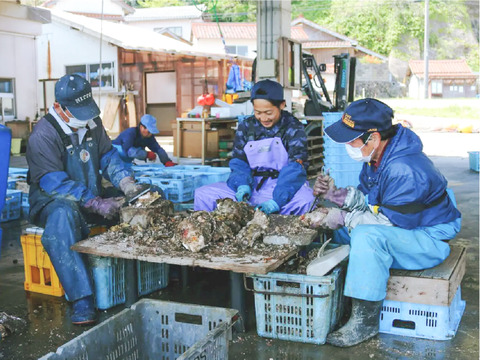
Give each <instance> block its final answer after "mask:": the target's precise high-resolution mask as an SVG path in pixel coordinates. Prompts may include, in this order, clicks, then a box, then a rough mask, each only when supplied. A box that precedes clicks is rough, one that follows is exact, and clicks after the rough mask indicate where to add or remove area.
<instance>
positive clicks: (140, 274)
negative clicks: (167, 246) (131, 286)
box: [137, 261, 169, 296]
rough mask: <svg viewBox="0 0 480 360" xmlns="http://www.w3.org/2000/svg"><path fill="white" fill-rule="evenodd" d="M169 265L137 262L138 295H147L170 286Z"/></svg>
mask: <svg viewBox="0 0 480 360" xmlns="http://www.w3.org/2000/svg"><path fill="white" fill-rule="evenodd" d="M168 273H169V266H168V264H159V263H150V262H147V261H137V278H138V295H140V296H142V295H147V294H150V293H152V292H154V291H157V290H160V289H163V288H165V287H167V286H168Z"/></svg>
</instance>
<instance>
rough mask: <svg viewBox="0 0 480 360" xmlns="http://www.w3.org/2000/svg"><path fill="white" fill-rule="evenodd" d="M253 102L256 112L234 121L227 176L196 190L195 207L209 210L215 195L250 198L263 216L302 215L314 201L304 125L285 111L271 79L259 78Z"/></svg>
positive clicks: (279, 91) (277, 85)
mask: <svg viewBox="0 0 480 360" xmlns="http://www.w3.org/2000/svg"><path fill="white" fill-rule="evenodd" d="M251 101H252V103H253V109H254V116H251V117H249V118H247V119H245V120H244V121H243V122H241V123H240V124H239V125H238V129H237V132H236V134H235V140H234V147H233V158H232V159H231V160H230V163H229V166H230V169H231V170H232V172H231V174H230V177H229V178H228V180H227V182H226V183H224V182H223V183H222V182H220V183H215V184H211V185H206V186H203V187H200V188H198V189H197V190H196V191H195V199H194V209H195V210H207V211H211V210H213V209H215V207H216V200H217V199H222V198H231V199H236V200H237V201H249V203H250V204H252V205H254V206H256V207H257V208H259V209H260V210H262V211H263V212H265V213H266V214H272V213H280V214H296V215H299V214H303V213H305V212H307V211H308V209H309V206H310V204H311V203H312V201H313V199H314V198H313V194H312V190H311V189H310V187H309V186H308V182H307V172H306V167H307V166H308V163H307V158H308V153H307V136H306V134H305V130H304V127H303V125H302V123H300V121H298V120H297V119H296V118H294V117H293V116H292V115H291V114H290V113H289V112H287V111H285V110H284V108H285V100H284V96H283V88H282V86H281V85H280V84H279V83H277V82H275V81H271V80H262V81H259V82H257V83H256V84H255V85H254V86H253V88H252V91H251Z"/></svg>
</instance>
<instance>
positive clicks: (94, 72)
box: [65, 62, 115, 88]
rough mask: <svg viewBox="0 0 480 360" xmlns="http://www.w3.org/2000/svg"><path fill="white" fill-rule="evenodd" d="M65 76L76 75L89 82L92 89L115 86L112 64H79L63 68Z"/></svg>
mask: <svg viewBox="0 0 480 360" xmlns="http://www.w3.org/2000/svg"><path fill="white" fill-rule="evenodd" d="M65 70H66V71H65V72H66V74H78V75H80V76H83V77H84V78H85V79H87V80H88V81H90V84H91V85H92V87H102V88H113V87H114V86H115V68H114V63H113V62H108V63H102V68H101V71H100V64H85V65H84V64H81V65H70V66H66V67H65Z"/></svg>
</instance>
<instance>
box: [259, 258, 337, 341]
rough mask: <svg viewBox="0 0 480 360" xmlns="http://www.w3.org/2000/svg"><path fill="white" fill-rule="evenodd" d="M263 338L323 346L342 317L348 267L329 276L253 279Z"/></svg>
mask: <svg viewBox="0 0 480 360" xmlns="http://www.w3.org/2000/svg"><path fill="white" fill-rule="evenodd" d="M251 277H252V278H253V286H254V292H255V295H254V297H255V314H256V320H257V333H258V335H260V336H263V337H268V338H274V339H281V340H290V341H298V342H304V343H312V344H324V343H325V340H326V338H327V334H328V333H329V332H330V330H331V329H333V328H334V327H335V326H336V324H337V323H338V321H339V320H340V318H341V316H342V314H343V308H344V306H343V284H344V282H345V264H341V265H339V266H338V267H337V268H335V269H334V270H333V271H332V274H331V275H326V276H320V277H318V276H307V275H296V274H284V273H268V274H266V275H252V276H251Z"/></svg>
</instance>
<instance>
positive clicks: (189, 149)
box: [173, 126, 218, 158]
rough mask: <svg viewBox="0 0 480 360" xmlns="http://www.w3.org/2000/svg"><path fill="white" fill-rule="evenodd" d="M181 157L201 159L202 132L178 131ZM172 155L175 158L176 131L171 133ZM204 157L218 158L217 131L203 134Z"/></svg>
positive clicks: (208, 131)
mask: <svg viewBox="0 0 480 360" xmlns="http://www.w3.org/2000/svg"><path fill="white" fill-rule="evenodd" d="M180 136H181V142H180V143H181V147H182V148H181V149H180V156H181V157H189V156H190V157H193V158H201V157H202V132H201V131H194V130H183V129H182V130H180ZM173 155H174V156H177V129H176V126H175V129H174V131H173ZM205 157H206V158H213V157H218V131H213V130H207V131H206V132H205Z"/></svg>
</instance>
